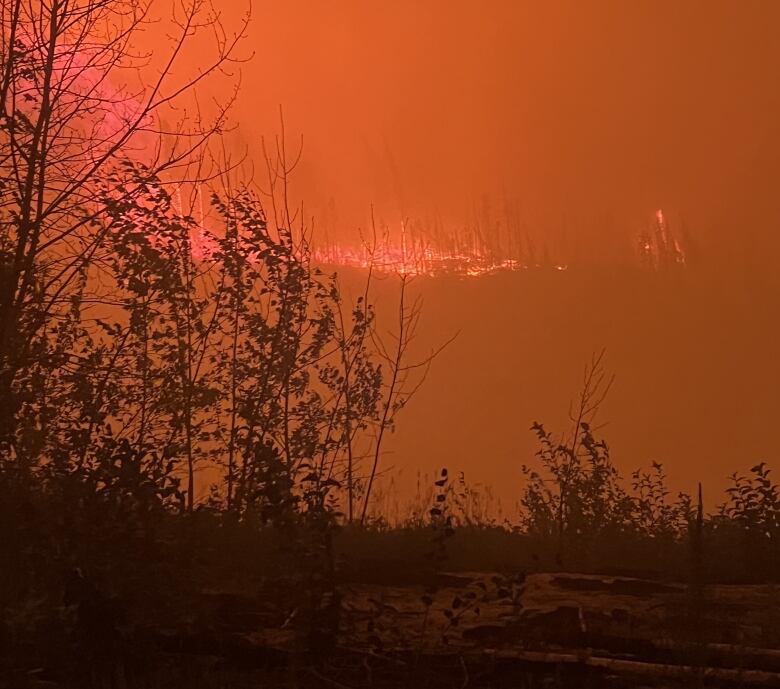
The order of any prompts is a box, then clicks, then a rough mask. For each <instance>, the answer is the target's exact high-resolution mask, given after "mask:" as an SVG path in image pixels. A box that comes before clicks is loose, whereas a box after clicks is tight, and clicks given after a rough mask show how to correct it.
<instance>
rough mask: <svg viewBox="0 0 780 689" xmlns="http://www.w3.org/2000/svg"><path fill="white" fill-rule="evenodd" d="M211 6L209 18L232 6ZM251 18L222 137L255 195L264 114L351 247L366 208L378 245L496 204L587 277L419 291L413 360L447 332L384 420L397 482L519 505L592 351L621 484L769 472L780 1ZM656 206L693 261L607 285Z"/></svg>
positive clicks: (229, 17)
mask: <svg viewBox="0 0 780 689" xmlns="http://www.w3.org/2000/svg"><path fill="white" fill-rule="evenodd" d="M219 5H220V8H223V9H224V11H225V19H226V21H227V22H228V23H231V22H233V21H234V20H235V19H236V17H237V16H238V14H239V10H243V8H244V7H245V4H244V2H243V0H225V1H224V2H220V3H219ZM253 16H254V20H253V24H252V28H251V32H250V33H251V35H250V38H249V41H248V43H247V44H246V48H247V52H248V51H249V50H254V51H255V52H256V56H255V58H254V60H253V61H252V62H251V63H250V64H248V65H245V66H244V67H243V68H242V73H243V76H242V90H241V94H240V96H239V100H238V103H237V105H236V108H235V110H234V113H233V120H234V122H235V123H236V124H237V125H238V127H239V128H238V130H237V131H236V132H235V133H233V134H231V137H232V139H231V140H232V144H233V146H235V148H236V150H240V149H241V147H243V146H246V147H248V150H249V152H250V158H251V160H253V161H254V162H255V163H256V177H257V178H258V179H261V178H262V175H261V173H260V168H261V166H260V163H259V161H260V155H259V152H260V146H259V138H260V136H261V135H266V136H273V134H274V133H276V131H277V128H278V105H279V104H282V105H283V107H284V113H285V123H286V127H287V132H288V134H289V135H290V141H291V142H292V141H294V139H295V137H297V136H298V135H299V134H303V136H304V142H305V147H304V155H303V159H302V162H301V163H300V165H299V168H298V169H297V171H296V175H297V177H296V179H295V186H294V189H295V194H296V195H297V196H298V197H300V198H303V199H305V201H306V204H307V212H308V213H309V214H311V215H312V216H314V217H315V218H316V220H317V224H318V226H319V227H320V228H324V230H327V231H328V232H329V233H330V237H331V239H334V237H335V238H343V239H345V240H348V241H352V242H354V241H355V240H356V238H357V230H358V228H359V227H362V228H365V227H367V225H368V217H369V209H370V206H371V204H373V205H374V206H375V209H376V215H377V217H378V218H379V219H380V223H381V222H384V223H387V224H388V225H390V226H392V227H399V226H400V223H401V222H402V221H403V220H404V219H406V218H411V219H415V218H434V219H438V221H440V222H442V223H443V224H444V225H445V226H449V227H453V226H462V225H463V223H464V222H465V221H466V220H467V219H469V218H471V217H473V216H474V214H475V213H481V212H482V211H483V210H484V208H485V206H486V205H487V206H488V211H487V212H486V215H488V216H490V217H492V218H499V219H500V218H501V217H502V215H503V214H504V209H505V208H507V207H509V206H511V207H512V208H513V209H514V211H513V212H514V214H515V216H516V217H518V218H519V222H520V225H521V226H522V227H523V228H524V230H523V231H524V232H528V233H530V234H532V235H533V236H534V237H535V238H536V239H537V240H538V241H545V242H548V243H549V244H550V245H551V246H553V247H564V248H565V250H566V252H567V260H566V261H563V262H568V258H569V257H572V256H573V257H575V258H577V257H579V259H580V261H579V265H582V266H585V267H583V268H580V269H579V270H576V271H575V270H569V271H566V273H565V274H563V275H561V274H559V275H550V276H541V275H539V276H533V277H529V278H527V279H525V281H518V280H517V279H516V280H515V281H514V282H512V281H511V279H510V278H508V277H500V276H499V277H497V278H489V279H488V282H485V283H482V282H480V284H479V285H478V286H474V285H473V284H470V285H465V284H461V283H457V282H456V283H453V282H451V281H447V280H445V281H443V282H437V281H435V280H433V281H423V282H420V283H418V286H417V289H419V290H420V291H421V292H422V293H424V294H425V296H426V299H427V306H426V323H427V325H426V330H425V333H423V334H422V335H421V344H420V346H421V348H424V347H425V346H427V345H429V344H432V343H434V342H436V341H441V340H442V339H443V338H445V337H447V336H448V335H450V334H451V333H452V332H453V331H454V330H460V331H461V337H460V338H459V339H458V340H457V341H456V342H455V344H454V345H452V346H451V347H450V348H449V349H448V350H447V351H446V352H445V353H444V354H443V355H442V356H441V357H440V360H439V361H438V362H437V365H436V366H435V367H434V371H433V373H432V375H431V378H430V380H429V381H428V385H427V386H426V387H425V388H424V390H423V392H422V393H421V394H420V396H419V397H418V398H417V399H416V400H415V402H414V403H413V404H412V405H411V406H410V408H409V409H407V410H405V412H404V416H403V418H401V419H400V426H399V431H398V434H397V436H396V438H395V439H394V447H395V450H396V455H394V457H395V458H394V460H393V461H394V462H395V463H396V464H397V465H401V466H406V467H410V466H414V465H417V466H422V467H423V468H424V469H428V468H429V467H431V466H433V465H437V464H438V465H441V464H448V465H449V466H450V467H451V468H452V469H455V468H459V467H460V468H465V469H466V470H467V474H470V475H471V476H472V477H473V478H474V479H475V480H483V481H489V482H493V483H496V484H500V486H499V488H498V492H499V493H502V491H504V492H503V494H504V496H505V497H508V496H509V495H510V494H516V484H515V483H514V480H515V478H516V477H517V465H518V464H519V462H520V461H521V460H527V459H528V458H529V454H530V452H531V447H532V446H531V441H530V438H529V437H528V434H527V433H526V432H525V429H526V428H527V426H528V425H530V422H531V421H532V420H533V419H535V418H539V419H541V420H544V419H549V420H550V421H551V423H557V422H563V420H564V418H565V416H564V415H565V409H566V404H567V400H568V398H569V397H570V396H571V394H572V393H573V392H575V390H576V387H577V385H578V381H579V372H580V369H581V367H582V365H583V364H584V362H585V361H586V360H587V359H588V358H589V355H590V353H591V352H592V351H594V350H598V349H600V348H601V347H602V346H606V347H607V348H608V352H609V361H610V363H611V365H612V367H613V368H614V369H615V370H616V373H617V375H618V378H617V384H616V387H615V389H614V392H613V396H612V398H611V400H610V402H608V404H607V405H606V407H605V410H604V415H605V417H606V418H609V419H610V420H611V422H612V423H611V425H610V428H609V429H608V431H607V435H608V437H609V438H611V439H612V440H613V442H614V446H615V451H616V455H617V456H618V462H619V463H620V464H621V465H622V466H623V467H624V468H630V467H633V466H636V465H638V464H640V463H646V462H647V461H649V460H650V459H660V460H666V462H667V464H668V465H669V469H670V473H671V475H672V477H673V479H674V480H675V481H676V483H677V484H678V485H681V486H686V487H690V485H691V482H692V480H693V478H694V477H701V478H703V479H704V480H705V482H707V485H714V486H717V487H721V486H722V485H723V477H724V476H725V474H726V473H728V472H729V471H731V470H733V469H738V468H742V467H746V466H750V463H752V462H753V460H756V459H759V458H764V457H766V458H767V459H769V461H770V463H772V462H774V463H775V465H776V466H780V457H778V456H777V455H776V450H775V447H774V446H773V444H772V436H773V435H774V433H773V427H774V426H775V425H776V423H777V421H776V416H777V411H778V406H777V400H776V393H775V391H776V389H777V388H778V384H780V368H779V364H778V359H780V358H779V357H777V356H776V352H775V347H776V344H775V343H776V338H777V335H778V328H777V324H776V323H777V320H776V313H777V310H776V308H777V306H778V299H777V295H778V291H777V285H776V280H775V279H774V277H773V273H774V270H775V268H774V267H775V266H776V263H777V255H778V251H779V250H780V232H778V231H777V230H778V229H780V204H779V203H777V201H776V197H777V182H778V172H779V171H780V133H779V131H780V130H778V127H777V123H778V122H780V89H779V88H778V87H777V76H778V73H779V72H778V70H779V69H780V42H778V41H777V40H776V28H777V26H778V25H780V3H768V2H760V1H759V0H745V1H743V2H733V1H729V2H725V1H722V0H714V1H712V2H708V3H699V2H692V1H691V2H673V1H671V0H670V1H669V2H649V1H647V2H643V1H636V2H624V1H623V0H599V1H595V2H582V0H571V1H569V2H560V1H556V2H530V1H529V2H524V1H522V0H491V1H490V2H473V1H470V0H393V1H392V2H391V1H386V2H364V1H361V0H332V1H330V2H316V1H313V0H284V1H283V2H279V1H273V2H271V1H262V2H256V3H255V5H254V11H253ZM192 59H193V61H195V60H196V59H197V56H196V55H193V56H192ZM203 95H210V94H203ZM483 195H487V197H488V202H487V204H486V203H485V202H483V201H482V198H483ZM658 208H664V209H665V210H667V211H668V212H669V214H670V215H669V217H670V218H672V220H671V221H670V222H671V223H672V226H673V227H676V229H680V228H681V226H682V223H683V222H684V225H685V229H686V230H687V231H688V232H689V234H690V235H691V236H693V237H694V239H695V240H696V245H697V249H698V251H697V254H698V260H699V266H700V267H698V268H697V267H696V265H695V260H694V259H691V264H692V265H691V267H690V269H689V270H687V271H685V275H684V276H676V277H674V278H669V279H668V280H667V279H662V278H651V277H649V276H644V277H636V276H633V277H631V276H627V275H625V274H623V273H622V272H619V271H618V270H617V269H616V268H614V266H613V267H612V268H610V267H609V266H610V265H611V264H610V263H609V259H610V257H611V256H612V254H613V253H615V252H617V249H616V247H619V246H620V245H621V242H623V243H624V242H626V241H629V240H630V239H631V238H632V237H634V236H635V234H636V233H637V232H638V231H640V230H642V229H643V228H645V227H646V226H647V223H648V219H649V218H651V217H652V215H653V213H655V211H656V209H658ZM475 209H477V210H476V211H475ZM594 247H595V250H594ZM599 258H604V259H606V260H605V261H603V262H602V263H606V264H607V267H604V266H602V267H601V268H598V269H596V268H592V269H589V268H588V267H587V266H589V265H592V264H594V263H595V262H597V259H599ZM574 264H575V261H572V265H574ZM702 265H706V266H709V267H707V268H704V267H701V266H702ZM516 277H519V276H516ZM559 278H560V279H559ZM379 296H380V300H382V299H384V300H385V302H384V306H385V308H387V307H388V304H389V303H390V296H389V294H385V293H383V292H381V293H380V295H379ZM380 306H382V304H380ZM408 471H409V469H407V473H408Z"/></svg>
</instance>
